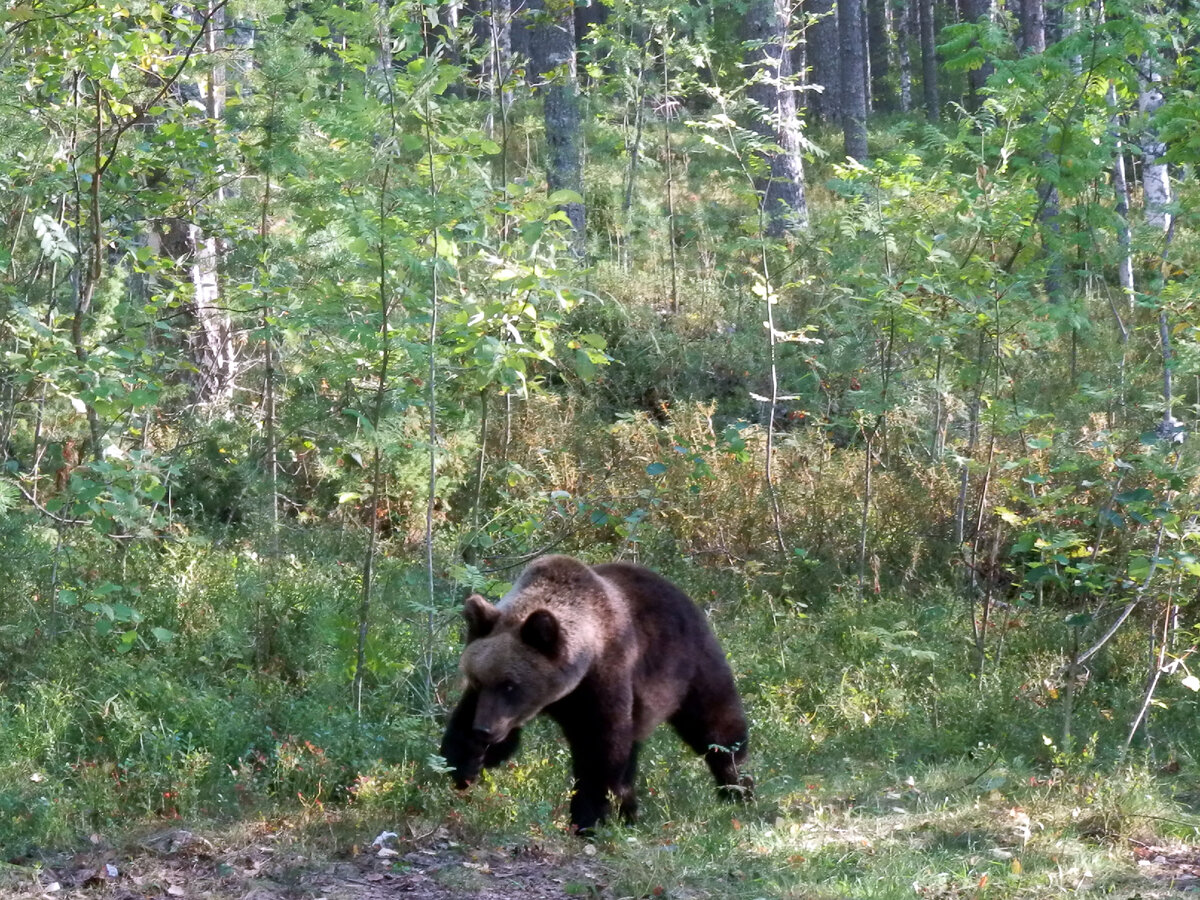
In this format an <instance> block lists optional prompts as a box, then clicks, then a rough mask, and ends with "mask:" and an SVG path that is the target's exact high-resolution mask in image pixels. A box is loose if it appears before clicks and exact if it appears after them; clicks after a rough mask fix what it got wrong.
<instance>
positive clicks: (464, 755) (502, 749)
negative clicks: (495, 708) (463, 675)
mask: <svg viewBox="0 0 1200 900" xmlns="http://www.w3.org/2000/svg"><path fill="white" fill-rule="evenodd" d="M478 702H479V692H478V691H473V690H468V691H466V692H465V693H464V694H463V696H462V699H461V700H459V701H458V706H456V707H455V708H454V712H452V713H451V714H450V720H449V721H448V722H447V723H446V733H445V735H444V736H443V737H442V746H441V751H440V752H441V754H442V758H443V759H445V760H446V764H447V765H449V766H450V774H451V777H452V778H453V779H454V786H455V787H456V788H458V789H459V790H462V789H464V788H466V787H468V786H469V785H470V784H471V783H472V782H473V781H475V780H476V779H477V778H478V777H479V773H480V772H481V771H482V770H483V769H485V768H488V769H490V768H492V767H494V766H498V765H500V763H502V762H504V761H505V760H506V759H508V758H509V757H511V756H512V755H513V754H514V753H515V752H516V751H517V746H518V745H519V744H520V741H521V729H519V728H514V729H513V730H512V731H511V732H509V734H508V736H507V737H505V738H504V740H502V741H499V742H497V743H495V744H489V743H487V742H486V741H481V740H480V739H479V738H478V737H477V736H476V734H475V706H476V704H477V703H478Z"/></svg>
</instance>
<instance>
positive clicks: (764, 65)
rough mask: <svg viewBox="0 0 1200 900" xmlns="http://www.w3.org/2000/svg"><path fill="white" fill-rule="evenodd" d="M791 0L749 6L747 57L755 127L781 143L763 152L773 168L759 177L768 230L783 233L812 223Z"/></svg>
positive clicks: (757, 184) (764, 0)
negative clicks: (798, 104)
mask: <svg viewBox="0 0 1200 900" xmlns="http://www.w3.org/2000/svg"><path fill="white" fill-rule="evenodd" d="M788 11H789V4H788V2H787V0H756V2H754V3H753V4H751V6H750V8H749V9H748V10H747V12H746V19H745V25H744V28H743V36H744V38H745V40H746V44H747V50H746V62H747V65H749V66H751V67H753V70H754V74H753V75H752V76H751V84H750V88H749V90H748V92H747V93H748V95H749V97H750V100H751V101H752V102H753V103H754V105H755V107H756V109H755V112H756V114H757V116H756V121H755V123H754V128H755V130H756V131H758V133H759V134H761V135H762V136H763V137H764V138H766V139H767V140H768V141H770V142H772V143H773V144H775V145H776V146H777V147H778V149H777V150H772V151H767V152H764V153H763V154H762V156H763V160H764V162H766V164H767V166H768V167H769V174H768V175H766V176H761V177H759V178H756V179H755V187H756V189H757V190H758V193H759V196H760V198H761V201H760V202H761V203H762V208H763V212H764V213H765V215H766V220H767V228H766V230H767V234H768V235H771V236H772V237H779V236H781V235H783V234H784V233H785V232H787V231H789V230H791V229H794V228H802V227H804V226H805V225H806V224H807V223H808V208H807V205H806V203H805V197H804V165H803V162H802V160H801V157H800V121H799V119H797V118H796V92H795V90H794V87H795V85H794V84H793V83H792V72H791V68H792V66H791V60H792V56H791V53H789V52H788V47H787V45H788V24H789V21H788V20H789V14H788Z"/></svg>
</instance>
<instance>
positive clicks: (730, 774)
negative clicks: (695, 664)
mask: <svg viewBox="0 0 1200 900" xmlns="http://www.w3.org/2000/svg"><path fill="white" fill-rule="evenodd" d="M669 721H670V723H671V727H672V728H674V729H675V730H676V731H677V732H678V733H679V736H680V737H681V738H683V740H684V743H686V744H687V745H688V746H689V747H691V748H692V749H693V750H694V751H695V752H696V753H698V754H700V755H701V756H703V757H704V762H705V763H707V764H708V770H709V771H710V772H712V775H713V778H714V779H715V780H716V782H717V793H719V794H720V795H721V796H722V797H724V798H725V799H727V800H750V799H752V798H753V796H754V779H752V778H751V777H750V776H749V775H747V774H746V773H744V772H742V771H741V765H742V763H743V762H745V760H746V757H747V755H748V743H749V727H748V726H747V724H746V717H745V716H744V715H743V714H742V711H741V705H740V704H738V705H737V706H735V707H733V708H732V709H730V708H729V706H727V705H725V706H723V705H722V704H720V703H712V702H708V703H706V702H705V701H704V700H703V699H701V697H700V695H698V694H697V692H696V691H695V690H694V689H693V690H692V691H690V692H689V693H688V696H687V697H686V698H685V699H684V702H683V704H682V705H681V706H680V707H679V711H678V712H676V713H675V715H673V716H672V717H671V718H670V720H669Z"/></svg>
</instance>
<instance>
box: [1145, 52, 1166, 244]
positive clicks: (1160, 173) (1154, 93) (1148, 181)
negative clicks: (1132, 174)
mask: <svg viewBox="0 0 1200 900" xmlns="http://www.w3.org/2000/svg"><path fill="white" fill-rule="evenodd" d="M1142 66H1143V68H1144V69H1145V71H1146V72H1147V73H1148V75H1147V76H1146V77H1145V80H1144V81H1143V84H1142V92H1141V94H1140V95H1139V96H1138V111H1139V112H1140V113H1141V114H1142V117H1143V119H1144V120H1145V126H1144V127H1145V129H1146V130H1145V132H1144V134H1143V135H1142V141H1141V145H1142V158H1143V162H1142V190H1143V193H1144V195H1145V200H1146V224H1147V225H1150V226H1152V227H1154V228H1156V229H1158V230H1160V231H1162V232H1164V233H1165V232H1167V231H1168V230H1169V229H1170V227H1171V214H1170V213H1168V212H1167V206H1168V205H1169V204H1170V202H1171V179H1170V176H1169V173H1168V171H1167V161H1166V159H1165V156H1166V153H1167V145H1166V144H1164V143H1163V142H1162V140H1161V139H1160V138H1159V136H1158V131H1157V129H1155V128H1154V126H1153V124H1152V123H1151V122H1150V119H1151V118H1152V117H1153V116H1154V114H1155V113H1156V112H1158V109H1159V107H1161V106H1162V105H1163V92H1162V75H1161V74H1160V73H1159V72H1157V71H1156V70H1155V69H1154V64H1153V61H1152V60H1150V59H1149V58H1148V57H1145V58H1143V60H1142Z"/></svg>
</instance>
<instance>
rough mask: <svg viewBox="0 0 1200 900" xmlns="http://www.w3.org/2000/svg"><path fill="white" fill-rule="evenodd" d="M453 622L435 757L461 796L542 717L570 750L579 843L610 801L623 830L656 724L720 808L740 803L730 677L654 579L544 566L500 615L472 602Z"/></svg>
mask: <svg viewBox="0 0 1200 900" xmlns="http://www.w3.org/2000/svg"><path fill="white" fill-rule="evenodd" d="M463 614H464V616H465V617H466V620H467V646H466V648H465V649H464V650H463V655H462V662H461V668H462V671H463V674H464V675H465V676H466V682H467V684H466V689H465V691H464V693H463V696H462V700H461V701H460V702H459V704H458V706H457V707H456V708H455V710H454V712H453V713H452V714H451V716H450V720H449V723H448V725H447V728H446V734H445V737H444V738H443V739H442V748H441V752H442V756H443V757H444V758H445V760H446V762H447V764H448V765H449V767H450V770H451V774H452V775H453V778H454V782H455V785H456V786H457V787H459V788H465V787H466V786H467V785H469V784H470V783H471V782H472V781H474V780H475V779H476V778H478V777H479V773H480V771H481V770H482V769H483V768H485V767H491V766H495V765H498V764H500V763H501V762H503V761H504V760H506V759H508V758H509V757H510V756H512V754H513V753H514V752H515V751H516V749H517V743H518V740H519V737H520V730H521V726H523V725H525V724H526V723H527V722H529V720H530V719H532V718H533V717H534V716H536V715H538V714H539V713H543V712H544V713H546V714H547V715H548V716H550V717H551V718H552V719H554V720H555V721H556V722H558V724H559V725H560V726H561V727H562V730H563V733H564V734H565V735H566V738H567V742H568V743H569V744H570V746H571V758H572V767H573V769H574V777H575V792H574V794H573V795H572V797H571V824H572V825H573V826H575V828H576V829H578V830H579V831H581V832H586V831H589V830H590V829H592V828H593V827H594V826H595V825H596V824H597V823H600V822H603V821H604V820H605V819H606V818H607V816H608V812H609V805H610V800H609V796H610V795H612V796H614V797H616V800H617V807H618V811H619V812H620V814H621V816H622V817H623V818H624V819H625V820H626V821H627V822H631V821H633V819H634V818H635V816H636V814H637V797H636V795H635V792H634V777H635V774H636V768H637V752H638V745H639V743H640V742H642V741H644V740H645V739H646V738H647V737H649V736H650V733H651V732H652V731H653V730H654V729H655V727H657V726H658V725H659V723H661V722H670V723H671V725H672V727H674V729H675V730H676V731H677V732H678V733H679V735H680V737H682V738H683V740H684V741H685V742H686V743H687V744H688V746H690V747H691V748H692V749H693V750H695V751H696V752H697V753H699V754H702V755H703V756H704V758H705V761H706V762H707V763H708V767H709V769H710V770H711V771H712V774H713V776H714V777H715V778H716V780H717V785H718V790H719V791H720V792H721V793H722V794H723V795H724V796H727V797H742V798H746V797H748V796H749V794H750V791H751V790H752V787H753V782H752V781H751V779H750V778H749V777H748V776H746V775H744V774H742V773H741V772H740V771H739V767H740V765H741V763H742V762H743V760H745V758H746V744H747V725H746V716H745V714H744V713H743V712H742V702H741V698H740V697H739V696H738V692H737V688H736V687H735V685H734V683H733V674H732V673H731V672H730V670H729V664H728V663H727V662H726V661H725V654H724V653H723V652H722V650H721V646H720V644H718V643H717V639H716V638H715V637H714V636H713V633H712V631H711V629H710V628H709V627H708V623H707V621H706V620H705V618H704V614H703V613H702V612H701V611H700V610H699V609H698V608H697V606H696V604H695V603H693V602H692V600H691V599H690V598H689V597H688V596H687V595H686V594H685V593H684V592H683V591H681V590H680V589H679V588H677V587H676V586H675V585H673V584H671V582H669V581H667V580H666V579H665V578H663V577H662V576H660V575H657V574H655V573H654V572H651V571H650V570H648V569H644V568H642V567H641V566H635V565H631V564H629V563H620V562H618V563H608V564H605V565H599V566H587V565H585V564H584V563H582V562H580V561H579V560H576V559H572V558H570V557H567V556H546V557H542V558H541V559H538V560H536V561H535V562H533V563H531V564H530V565H529V566H528V567H527V568H526V569H525V571H524V572H522V573H521V577H520V578H519V579H518V580H517V583H516V584H515V585H513V588H512V590H511V591H509V592H508V593H507V594H506V595H505V596H504V598H503V599H502V600H500V602H499V603H498V604H497V605H495V606H493V605H492V604H491V603H489V602H488V601H487V600H485V599H484V598H483V597H480V596H479V595H478V594H474V595H472V596H470V597H468V598H467V600H466V604H465V608H464V610H463Z"/></svg>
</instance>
